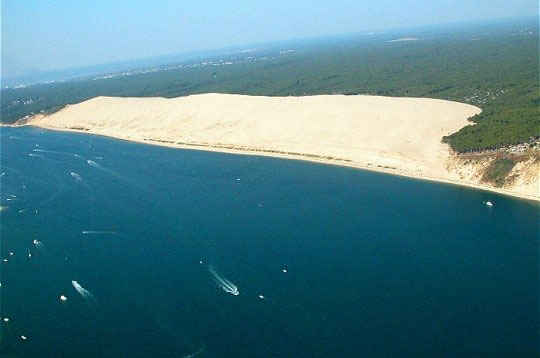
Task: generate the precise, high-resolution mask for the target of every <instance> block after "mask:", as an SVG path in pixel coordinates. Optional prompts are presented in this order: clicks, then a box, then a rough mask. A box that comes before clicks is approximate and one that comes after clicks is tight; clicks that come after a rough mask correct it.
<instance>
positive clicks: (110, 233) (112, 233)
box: [81, 230, 116, 235]
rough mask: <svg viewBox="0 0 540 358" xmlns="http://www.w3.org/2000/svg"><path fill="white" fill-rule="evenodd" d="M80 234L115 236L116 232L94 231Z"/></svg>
mask: <svg viewBox="0 0 540 358" xmlns="http://www.w3.org/2000/svg"><path fill="white" fill-rule="evenodd" d="M81 233H82V234H85V235H100V234H101V235H116V232H114V231H96V230H84V231H81Z"/></svg>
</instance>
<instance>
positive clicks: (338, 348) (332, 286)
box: [0, 127, 540, 357]
mask: <svg viewBox="0 0 540 358" xmlns="http://www.w3.org/2000/svg"><path fill="white" fill-rule="evenodd" d="M0 155H1V157H0V166H1V169H0V172H1V173H2V174H1V175H2V176H1V178H0V185H1V186H0V192H1V198H0V199H1V203H0V205H2V206H4V207H7V209H4V210H2V212H1V214H0V217H1V222H0V224H1V226H0V230H1V232H0V235H1V250H0V256H1V258H2V261H1V262H0V270H1V278H0V281H1V284H2V285H1V287H0V293H1V307H0V317H1V318H2V321H1V323H0V325H1V339H2V351H1V352H0V353H1V354H2V357H12V356H16V357H510V356H513V357H518V356H519V357H537V356H538V355H539V339H538V338H539V239H540V232H539V215H540V211H539V206H538V203H534V202H530V201H525V200H518V199H513V198H510V197H505V196H501V195H497V194H493V193H488V192H484V191H478V190H473V189H468V188H463V187H458V186H452V185H445V184H440V183H433V182H426V181H420V180H414V179H409V178H403V177H396V176H390V175H386V174H380V173H373V172H368V171H362V170H355V169H351V168H344V167H337V166H330V165H321V164H315V163H309V162H303V161H295V160H285V159H275V158H267V157H259V156H247V155H246V156H243V155H231V154H222V153H211V152H203V151H192V150H176V149H170V148H164V147H156V146H149V145H143V144H136V143H129V142H124V141H119V140H114V139H109V138H104V137H98V136H92V135H85V134H74V133H61V132H52V131H45V130H42V129H37V128H30V127H25V128H5V127H4V128H2V129H1V151H0ZM488 200H489V201H491V202H493V204H494V205H493V207H488V206H486V205H485V204H484V202H485V201H488ZM5 260H7V261H5ZM61 295H63V296H65V299H66V300H62V299H60V297H61ZM4 318H7V319H8V320H7V321H4ZM21 336H24V337H25V338H26V339H23V338H21Z"/></svg>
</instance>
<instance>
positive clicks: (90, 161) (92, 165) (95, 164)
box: [86, 160, 103, 169]
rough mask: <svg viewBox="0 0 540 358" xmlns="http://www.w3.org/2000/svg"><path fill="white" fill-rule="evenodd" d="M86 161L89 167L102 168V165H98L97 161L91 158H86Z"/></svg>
mask: <svg viewBox="0 0 540 358" xmlns="http://www.w3.org/2000/svg"><path fill="white" fill-rule="evenodd" d="M86 162H87V163H88V165H89V166H91V167H94V168H98V169H103V167H102V166H101V165H99V164H98V163H96V162H94V161H93V160H87V161H86Z"/></svg>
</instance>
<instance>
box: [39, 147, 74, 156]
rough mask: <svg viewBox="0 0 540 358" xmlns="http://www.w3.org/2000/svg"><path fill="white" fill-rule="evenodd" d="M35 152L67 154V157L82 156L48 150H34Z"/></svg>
mask: <svg viewBox="0 0 540 358" xmlns="http://www.w3.org/2000/svg"><path fill="white" fill-rule="evenodd" d="M32 150H33V151H34V152H41V153H54V154H65V155H73V156H75V157H80V155H78V154H75V153H69V152H59V151H57V150H48V149H35V148H34V149H32Z"/></svg>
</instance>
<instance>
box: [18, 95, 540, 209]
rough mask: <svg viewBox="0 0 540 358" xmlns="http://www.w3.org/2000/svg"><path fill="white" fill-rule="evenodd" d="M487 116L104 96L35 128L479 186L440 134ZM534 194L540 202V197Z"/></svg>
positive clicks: (358, 100)
mask: <svg viewBox="0 0 540 358" xmlns="http://www.w3.org/2000/svg"><path fill="white" fill-rule="evenodd" d="M479 112H480V109H479V108H477V107H474V106H471V105H467V104H462V103H457V102H450V101H443V100H436V99H427V98H391V97H379V96H342V95H324V96H309V97H255V96H243V95H229V94H203V95H193V96H188V97H180V98H173V99H165V98H112V97H97V98H94V99H91V100H89V101H86V102H83V103H80V104H76V105H71V106H68V107H66V108H64V109H63V110H61V111H59V112H57V113H54V114H52V115H49V116H41V115H38V116H34V117H32V118H31V119H30V120H29V122H28V124H31V125H36V126H41V127H45V128H51V129H61V130H83V131H88V132H89V133H95V134H101V135H106V136H111V137H116V138H121V139H128V140H133V141H144V142H147V143H154V144H162V145H169V146H174V147H186V146H187V147H191V148H196V149H207V150H215V151H227V152H231V151H232V152H237V151H240V152H246V151H248V152H249V153H254V152H257V153H258V154H261V155H271V156H280V157H294V158H300V159H309V160H314V161H323V162H331V163H336V164H342V165H349V166H354V167H363V168H368V169H373V170H381V171H386V172H391V173H394V174H400V175H408V176H413V177H419V178H426V179H432V180H442V181H447V182H455V183H457V184H463V185H470V186H478V183H477V180H476V182H475V180H471V179H470V178H468V179H467V180H464V179H463V176H462V175H461V176H460V175H458V174H456V173H454V172H449V171H448V169H447V160H448V158H449V153H448V148H447V146H446V145H444V144H442V143H441V137H442V136H443V135H447V134H450V133H453V132H455V131H457V130H458V129H460V128H461V127H463V126H465V125H467V124H468V122H467V118H468V117H470V116H472V115H474V114H476V113H479ZM486 188H487V187H486ZM508 193H510V194H512V195H516V196H523V197H529V198H531V193H530V188H529V189H526V190H525V189H523V188H520V187H519V186H516V187H515V188H512V189H511V190H510V192H508ZM532 194H533V195H532V198H535V197H536V198H538V192H536V193H534V192H533V193H532ZM534 194H536V196H535V195H534Z"/></svg>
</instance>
